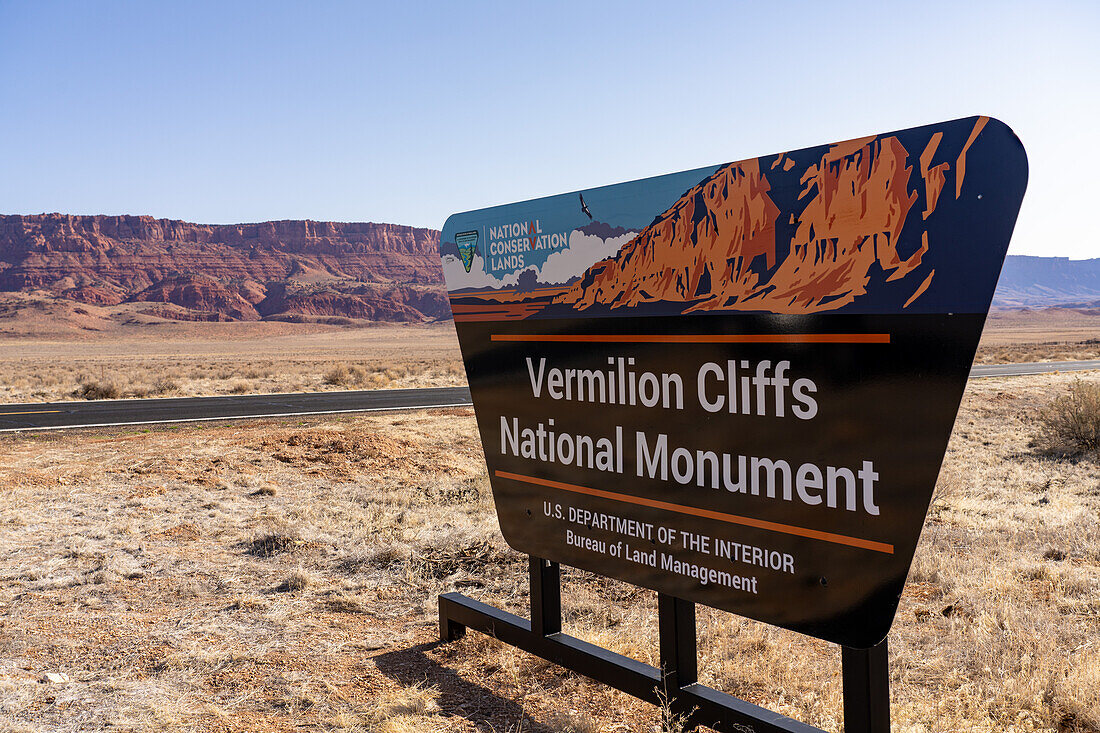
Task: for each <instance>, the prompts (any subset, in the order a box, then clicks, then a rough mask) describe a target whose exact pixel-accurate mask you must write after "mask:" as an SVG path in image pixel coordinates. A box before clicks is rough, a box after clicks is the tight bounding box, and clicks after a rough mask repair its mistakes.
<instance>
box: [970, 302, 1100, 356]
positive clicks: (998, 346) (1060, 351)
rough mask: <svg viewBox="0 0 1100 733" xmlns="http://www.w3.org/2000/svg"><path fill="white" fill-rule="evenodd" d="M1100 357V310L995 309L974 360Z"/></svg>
mask: <svg viewBox="0 0 1100 733" xmlns="http://www.w3.org/2000/svg"><path fill="white" fill-rule="evenodd" d="M1098 358H1100V312H1094V311H1080V310H1071V309H1065V308H1046V309H1042V310H1028V309H1011V310H1010V309H994V310H993V311H992V312H991V313H990V314H989V318H988V319H986V322H985V330H984V331H983V332H982V340H981V344H980V345H979V346H978V353H977V356H976V357H975V359H974V360H975V361H976V362H977V363H979V364H1004V363H1013V362H1024V361H1064V360H1070V359H1098Z"/></svg>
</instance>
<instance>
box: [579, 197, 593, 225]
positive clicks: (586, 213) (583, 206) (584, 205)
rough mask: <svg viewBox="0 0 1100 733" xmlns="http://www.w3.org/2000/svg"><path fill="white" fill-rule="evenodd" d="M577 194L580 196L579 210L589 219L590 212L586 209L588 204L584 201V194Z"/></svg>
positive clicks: (590, 216)
mask: <svg viewBox="0 0 1100 733" xmlns="http://www.w3.org/2000/svg"><path fill="white" fill-rule="evenodd" d="M577 195H578V196H580V197H581V211H583V212H584V213H585V215H586V216H588V218H589V219H591V218H592V212H591V211H589V210H588V204H586V203H584V194H583V193H579V194H577Z"/></svg>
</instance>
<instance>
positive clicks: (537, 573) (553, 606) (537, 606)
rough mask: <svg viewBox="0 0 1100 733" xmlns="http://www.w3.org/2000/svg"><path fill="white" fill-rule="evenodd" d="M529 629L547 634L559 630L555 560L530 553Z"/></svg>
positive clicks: (558, 594)
mask: <svg viewBox="0 0 1100 733" xmlns="http://www.w3.org/2000/svg"><path fill="white" fill-rule="evenodd" d="M529 564H530V571H531V631H532V632H533V633H536V634H538V635H539V636H549V635H550V634H557V633H559V632H560V631H561V572H560V570H559V568H558V564H557V563H556V562H550V561H549V560H543V559H542V558H541V557H535V556H534V555H531V556H530V558H529Z"/></svg>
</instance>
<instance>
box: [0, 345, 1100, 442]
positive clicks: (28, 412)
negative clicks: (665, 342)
mask: <svg viewBox="0 0 1100 733" xmlns="http://www.w3.org/2000/svg"><path fill="white" fill-rule="evenodd" d="M1086 369H1100V359H1096V360H1093V361H1051V362H1036V363H1032V364H985V365H979V366H975V367H974V368H973V369H971V370H970V378H971V379H978V378H982V377H1011V376H1019V375H1024V374H1042V373H1044V372H1058V371H1061V372H1070V371H1083V370H1086ZM469 404H470V391H469V390H468V389H466V388H465V387H438V388H433V389H377V390H364V391H360V392H301V393H294V394H278V395H244V396H241V397H178V398H172V399H156V400H103V401H93V402H84V401H81V402H33V403H28V404H22V405H0V432H10V431H13V430H56V429H59V428H74V427H102V426H106V425H141V424H147V423H162V422H185V421H189V420H240V419H244V418H253V417H277V416H281V415H321V414H327V413H338V412H376V411H381V410H415V409H421V408H427V407H458V406H465V405H469Z"/></svg>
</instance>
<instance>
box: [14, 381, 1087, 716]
mask: <svg viewBox="0 0 1100 733" xmlns="http://www.w3.org/2000/svg"><path fill="white" fill-rule="evenodd" d="M1082 378H1083V379H1091V380H1097V379H1100V375H1098V374H1097V373H1089V374H1086V375H1084V376H1083V377H1082ZM1072 379H1073V378H1072V377H1070V376H1067V375H1047V376H1041V377H1016V378H1006V379H986V380H981V381H980V382H972V383H971V384H970V386H969V388H968V390H967V394H966V397H965V401H964V404H963V408H962V411H961V413H960V415H959V418H958V421H957V423H956V427H955V432H954V435H953V437H952V440H951V444H950V448H949V452H948V455H947V458H946V462H945V465H944V468H943V471H942V474H941V479H940V482H939V486H938V488H937V494H936V498H935V500H934V503H933V507H932V509H931V512H930V514H929V518H928V523H927V526H926V528H925V531H924V535H923V537H922V540H921V544H920V547H919V550H918V552H917V556H916V559H915V562H914V565H913V570H912V572H911V574H910V578H909V584H908V587H907V590H906V592H905V595H904V597H903V599H902V603H901V608H900V610H899V612H898V616H897V621H896V623H895V626H894V630H893V632H892V634H891V642H890V643H891V658H892V659H891V668H892V686H893V700H894V709H893V717H894V730H897V731H907V732H914V733H915V732H917V731H922V732H924V731H927V732H932V731H937V732H938V731H967V732H972V731H1013V732H1019V731H1050V732H1057V733H1071V732H1076V733H1083V732H1085V731H1098V730H1100V710H1098V705H1097V701H1098V700H1100V523H1098V522H1097V516H1098V513H1100V459H1098V458H1097V457H1096V456H1092V457H1087V458H1083V459H1079V460H1074V461H1070V460H1059V459H1054V458H1051V457H1049V456H1047V455H1044V454H1043V453H1041V452H1039V451H1038V450H1037V449H1035V448H1033V447H1032V440H1033V438H1034V436H1035V429H1036V422H1035V415H1036V413H1037V411H1038V409H1039V408H1040V407H1041V406H1042V405H1044V404H1046V403H1047V402H1048V401H1049V400H1050V399H1051V398H1053V397H1054V396H1056V395H1058V394H1061V393H1063V392H1064V390H1065V389H1066V387H1067V385H1069V384H1070V383H1071V382H1072ZM0 486H2V487H3V490H2V492H0V729H2V730H12V731H65V732H68V731H77V730H106V729H111V730H132V731H147V730H148V731H154V730H185V731H186V730H195V731H290V730H296V731H300V730H318V731H329V730H333V731H335V730H349V731H389V732H391V733H399V732H402V731H429V730H430V731H644V730H653V729H654V725H655V724H656V722H657V720H658V717H657V714H656V712H655V710H654V709H653V708H651V707H650V706H648V705H645V704H642V703H639V702H636V701H634V700H633V699H632V698H629V697H627V696H625V695H622V694H619V693H615V692H612V691H609V690H607V689H605V688H603V687H601V686H599V685H595V684H592V683H589V682H587V681H585V680H584V679H583V678H580V677H578V676H576V675H572V674H568V673H565V672H562V671H561V670H559V669H557V668H555V667H553V666H551V665H548V664H545V663H543V662H541V661H539V660H537V659H534V658H532V657H529V656H528V655H526V654H524V653H522V652H518V651H514V650H511V649H508V648H506V647H504V646H503V645H500V644H498V643H495V642H493V641H491V640H489V639H486V638H484V637H481V636H480V635H477V634H470V635H468V636H467V637H466V638H465V639H464V640H462V641H459V642H455V643H452V644H445V645H442V644H439V643H438V642H437V634H438V631H437V620H436V608H435V603H436V597H437V595H438V594H439V593H440V592H444V591H448V590H454V589H459V590H462V591H463V592H465V593H467V594H469V595H472V596H474V597H477V598H479V599H481V600H484V601H487V602H490V603H493V604H496V605H498V606H501V607H504V608H506V609H509V610H512V611H514V612H518V613H523V612H524V610H523V609H524V608H525V604H526V600H527V599H526V565H525V563H524V562H523V558H522V557H521V556H519V555H517V554H516V553H514V552H512V551H511V550H509V549H508V548H507V547H506V546H505V545H504V543H503V540H502V539H501V538H500V535H499V531H498V529H497V527H496V521H495V517H494V513H493V509H492V502H491V497H490V495H489V490H488V482H487V479H486V476H485V468H484V462H483V456H482V453H481V448H480V444H479V441H478V438H477V435H476V431H475V427H474V422H473V418H472V414H471V412H470V411H469V410H450V411H433V412H419V413H412V414H400V415H399V414H393V415H376V416H370V417H332V418H316V419H309V420H299V419H286V420H274V421H264V422H250V423H242V424H202V425H184V426H177V427H173V428H170V429H168V428H157V429H149V430H141V429H139V430H133V429H125V430H124V429H112V430H87V431H74V432H67V433H66V432H62V433H48V434H40V435H34V434H9V435H4V436H0ZM564 604H565V614H566V627H567V631H568V632H570V633H573V634H575V635H577V636H580V637H582V638H585V639H588V640H590V641H593V642H595V643H598V644H602V645H604V646H607V647H609V648H611V649H614V650H616V651H619V652H622V653H625V654H629V655H630V656H633V657H635V658H638V659H641V660H643V661H646V662H648V663H651V664H652V663H654V662H655V661H656V651H657V649H656V646H657V645H656V618H655V615H656V599H655V594H653V593H651V592H648V591H642V590H639V589H636V588H631V587H629V586H626V585H623V584H620V583H616V582H611V581H607V580H603V579H600V578H598V577H595V576H592V575H589V574H585V573H579V572H575V571H569V572H567V573H566V577H565V590H564ZM699 642H700V655H701V660H700V670H701V672H702V674H703V677H704V681H705V682H707V683H708V684H711V685H713V686H715V687H718V688H719V689H723V690H726V691H729V692H732V693H733V694H736V695H738V696H741V697H743V698H746V699H748V700H751V701H753V702H757V703H759V704H763V705H766V706H768V707H771V708H773V709H775V710H778V711H780V712H783V713H785V714H787V715H791V716H793V717H796V718H799V719H802V720H805V721H807V722H809V723H812V724H815V725H818V726H820V727H823V728H825V729H826V730H829V731H839V730H840V729H841V724H842V723H841V714H840V676H839V671H840V667H839V653H838V650H837V648H836V647H835V646H832V645H829V644H826V643H823V642H817V641H814V640H811V639H807V638H805V637H801V636H799V635H796V634H793V633H790V632H785V631H781V630H778V629H772V628H769V627H766V626H764V625H762V624H758V623H755V622H750V621H744V620H740V619H737V618H735V617H732V616H730V615H728V614H724V613H719V612H712V611H709V610H705V609H700V617H699ZM47 673H58V674H64V675H66V676H67V678H68V680H69V681H68V682H64V681H62V682H59V683H42V682H40V681H39V680H41V679H42V678H43V676H44V675H46V674H47Z"/></svg>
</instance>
